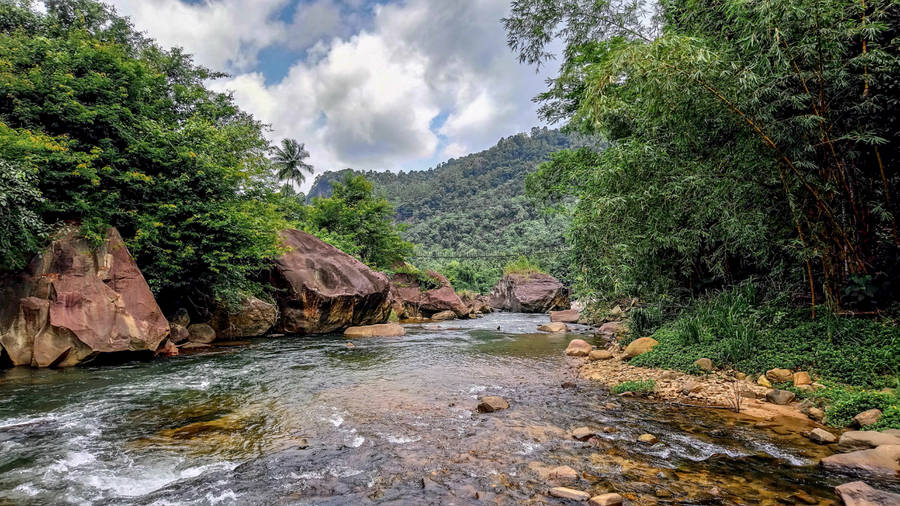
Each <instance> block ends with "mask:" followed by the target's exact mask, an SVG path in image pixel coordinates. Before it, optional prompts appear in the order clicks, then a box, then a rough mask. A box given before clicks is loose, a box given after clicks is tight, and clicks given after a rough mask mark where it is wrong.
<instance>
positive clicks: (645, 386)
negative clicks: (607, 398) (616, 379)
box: [613, 380, 656, 394]
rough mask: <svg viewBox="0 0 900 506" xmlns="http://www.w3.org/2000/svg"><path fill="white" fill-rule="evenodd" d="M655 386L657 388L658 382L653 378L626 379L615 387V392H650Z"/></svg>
mask: <svg viewBox="0 0 900 506" xmlns="http://www.w3.org/2000/svg"><path fill="white" fill-rule="evenodd" d="M654 388H656V382H655V381H653V380H647V381H625V382H623V383H619V384H618V385H616V386H615V387H613V393H615V394H622V393H625V392H632V393H635V394H648V393H650V392H652V391H653V389H654Z"/></svg>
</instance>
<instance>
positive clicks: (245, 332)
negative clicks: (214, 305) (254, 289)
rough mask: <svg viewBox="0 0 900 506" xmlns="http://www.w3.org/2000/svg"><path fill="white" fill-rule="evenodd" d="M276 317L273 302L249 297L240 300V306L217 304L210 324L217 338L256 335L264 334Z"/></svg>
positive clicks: (276, 308)
mask: <svg viewBox="0 0 900 506" xmlns="http://www.w3.org/2000/svg"><path fill="white" fill-rule="evenodd" d="M277 319H278V307H276V306H275V304H269V303H268V302H265V301H262V300H260V299H257V298H256V297H250V298H248V299H245V300H244V301H243V302H241V305H240V307H237V308H233V309H230V310H229V309H228V308H226V307H223V306H219V308H218V310H216V314H215V315H213V318H212V321H210V322H209V324H210V326H211V327H212V328H213V329H214V330H215V331H216V338H217V339H219V340H227V339H238V338H241V337H257V336H262V335H265V334H266V332H268V331H269V329H271V328H272V327H274V326H275V322H276V320H277Z"/></svg>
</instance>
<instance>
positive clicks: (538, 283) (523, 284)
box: [489, 273, 570, 313]
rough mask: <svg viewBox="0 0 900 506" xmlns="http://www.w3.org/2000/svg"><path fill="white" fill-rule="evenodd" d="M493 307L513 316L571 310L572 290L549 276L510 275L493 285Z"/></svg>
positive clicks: (536, 274) (540, 274)
mask: <svg viewBox="0 0 900 506" xmlns="http://www.w3.org/2000/svg"><path fill="white" fill-rule="evenodd" d="M489 300H490V305H491V307H494V308H497V309H502V310H505V311H512V312H514V313H546V312H548V311H553V310H557V309H569V306H570V304H569V290H568V289H567V288H566V287H564V286H563V285H562V283H560V282H559V281H558V280H557V279H556V278H554V277H553V276H551V275H549V274H542V273H533V274H507V275H505V276H503V277H502V278H501V279H500V281H498V282H497V284H496V285H495V286H494V289H493V290H492V291H491V295H490V299H489Z"/></svg>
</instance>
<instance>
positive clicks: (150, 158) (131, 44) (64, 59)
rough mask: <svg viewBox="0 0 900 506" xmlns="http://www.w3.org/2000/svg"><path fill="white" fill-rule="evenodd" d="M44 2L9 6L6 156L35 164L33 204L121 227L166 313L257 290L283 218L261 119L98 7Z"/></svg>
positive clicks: (49, 213)
mask: <svg viewBox="0 0 900 506" xmlns="http://www.w3.org/2000/svg"><path fill="white" fill-rule="evenodd" d="M48 7H49V12H48V14H47V15H41V14H38V13H35V12H29V11H25V10H23V9H21V8H17V7H12V6H11V4H10V3H8V2H5V3H0V20H3V22H4V23H5V25H4V26H5V27H6V28H5V29H4V31H3V32H2V33H0V95H2V96H4V97H6V99H5V100H3V101H0V121H2V122H0V157H2V158H6V159H8V160H16V161H18V162H20V163H21V164H23V166H24V167H27V168H28V169H30V170H33V171H34V172H35V173H36V174H37V185H38V189H39V190H40V192H41V193H42V194H43V197H44V200H43V201H40V202H33V203H32V204H31V209H32V210H33V211H34V212H35V213H37V215H38V216H39V218H41V219H42V220H43V221H46V222H48V223H53V222H56V221H59V220H77V221H80V222H81V224H82V230H83V232H84V234H85V235H86V236H88V237H97V238H99V237H101V235H102V231H103V230H104V229H105V228H106V227H107V226H110V225H112V226H115V227H117V228H118V229H119V231H120V232H121V234H122V236H123V237H124V238H125V240H126V242H127V244H128V246H129V250H130V251H131V253H132V255H134V256H135V258H136V260H137V263H138V265H140V267H141V269H142V271H143V273H144V275H145V277H146V278H147V280H148V282H149V283H150V286H151V288H152V289H153V290H154V292H155V293H156V294H157V296H158V297H159V300H160V302H161V303H162V304H163V305H165V306H167V307H166V308H167V309H168V307H169V306H170V305H171V306H175V305H182V306H188V305H192V306H193V307H197V308H202V307H204V306H206V307H211V305H212V301H213V300H214V299H222V298H233V297H235V296H236V295H237V294H238V293H239V292H258V291H260V290H261V289H262V286H261V285H260V284H259V283H257V282H256V279H257V278H258V276H259V274H260V273H261V272H262V271H264V270H265V269H266V268H267V267H268V261H269V259H270V258H271V257H272V256H273V255H275V254H277V253H278V251H279V249H278V238H277V233H278V231H280V230H281V229H283V228H285V227H286V226H287V221H286V220H285V219H284V217H283V216H282V215H281V214H280V212H279V209H278V207H277V205H276V203H275V202H273V201H271V200H268V199H267V198H266V195H268V193H269V192H270V191H271V180H270V179H271V177H270V174H271V173H270V166H269V161H268V160H267V159H266V153H267V150H268V147H269V143H268V141H267V140H266V139H265V138H264V137H263V135H262V125H261V124H260V123H259V122H257V121H256V120H254V119H253V118H252V117H251V116H249V115H248V114H246V113H244V112H242V111H240V110H239V109H238V108H237V107H236V106H235V104H234V103H233V100H232V99H231V97H229V96H227V95H223V94H218V93H214V92H212V91H210V90H208V89H207V88H206V87H205V84H204V83H205V81H206V80H207V79H209V78H210V77H213V74H212V73H211V72H210V71H208V70H206V69H204V68H201V67H198V66H196V65H194V64H193V63H192V62H191V60H190V57H188V56H185V55H184V54H183V53H181V52H180V51H179V50H171V51H167V50H164V49H162V48H159V47H157V46H156V45H154V44H153V43H152V41H149V40H147V39H145V38H144V37H143V36H141V35H140V34H138V33H137V32H135V31H134V30H133V29H132V27H131V26H130V25H129V24H128V22H127V21H126V20H125V19H123V18H119V17H117V16H116V15H115V14H114V13H113V12H112V11H111V10H109V9H108V8H107V7H104V6H103V5H102V4H100V3H98V2H94V1H88V0H60V1H56V2H52V3H50V4H48ZM18 246H19V245H18V244H14V245H11V246H10V245H6V244H0V251H2V252H3V254H4V257H8V256H9V255H10V254H13V255H19V254H25V253H24V250H20V249H19V248H18ZM10 248H11V252H10ZM18 263H21V262H17V264H18Z"/></svg>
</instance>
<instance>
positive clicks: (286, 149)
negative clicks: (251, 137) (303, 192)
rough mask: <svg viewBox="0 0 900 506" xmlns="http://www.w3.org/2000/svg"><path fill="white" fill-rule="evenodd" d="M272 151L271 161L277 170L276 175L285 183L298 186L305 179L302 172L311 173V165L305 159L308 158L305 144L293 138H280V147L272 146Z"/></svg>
mask: <svg viewBox="0 0 900 506" xmlns="http://www.w3.org/2000/svg"><path fill="white" fill-rule="evenodd" d="M272 153H273V156H272V161H273V162H274V163H275V168H276V170H277V172H276V177H277V178H278V180H279V181H281V182H283V183H285V184H286V185H290V184H296V185H297V186H300V185H301V184H303V182H304V181H306V175H305V174H304V172H308V173H310V174H312V173H313V166H312V165H310V164H308V163H306V161H305V160H306V159H307V158H309V152H308V151H306V145H305V144H301V143H299V142H297V141H296V140H294V139H282V140H281V147H278V146H275V147H273V148H272Z"/></svg>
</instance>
